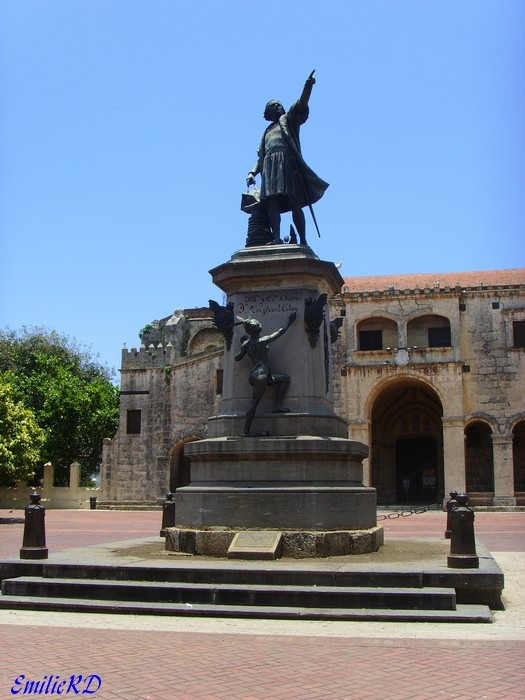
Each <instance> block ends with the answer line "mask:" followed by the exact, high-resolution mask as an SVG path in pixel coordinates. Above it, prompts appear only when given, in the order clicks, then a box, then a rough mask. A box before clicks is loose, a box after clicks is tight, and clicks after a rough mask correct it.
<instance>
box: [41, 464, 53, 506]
mask: <svg viewBox="0 0 525 700" xmlns="http://www.w3.org/2000/svg"><path fill="white" fill-rule="evenodd" d="M54 485H55V467H54V466H53V465H52V464H51V462H47V463H46V464H44V478H43V479H42V492H41V493H42V497H43V498H45V499H48V498H50V497H51V494H52V492H53V486H54Z"/></svg>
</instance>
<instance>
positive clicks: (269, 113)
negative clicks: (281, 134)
mask: <svg viewBox="0 0 525 700" xmlns="http://www.w3.org/2000/svg"><path fill="white" fill-rule="evenodd" d="M285 111H286V110H285V109H284V107H283V106H282V104H281V103H280V102H279V100H270V101H269V102H268V104H267V105H266V107H265V108H264V115H263V116H264V118H265V119H266V120H267V121H269V122H275V121H277V120H278V119H279V117H281V116H282V115H283V114H284V113H285Z"/></svg>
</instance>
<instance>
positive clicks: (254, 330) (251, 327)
mask: <svg viewBox="0 0 525 700" xmlns="http://www.w3.org/2000/svg"><path fill="white" fill-rule="evenodd" d="M242 325H243V327H244V330H245V331H246V333H248V335H257V334H258V333H260V332H261V331H262V326H261V324H260V323H259V321H258V320H257V319H256V318H247V319H245V320H244V321H243V324H242Z"/></svg>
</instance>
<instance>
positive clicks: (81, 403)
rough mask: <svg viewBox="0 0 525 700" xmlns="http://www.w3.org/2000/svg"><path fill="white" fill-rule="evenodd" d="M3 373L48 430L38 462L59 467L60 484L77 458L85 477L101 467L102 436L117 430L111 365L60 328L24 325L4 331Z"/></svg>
mask: <svg viewBox="0 0 525 700" xmlns="http://www.w3.org/2000/svg"><path fill="white" fill-rule="evenodd" d="M0 376H1V377H2V378H3V380H4V381H7V382H8V383H9V385H10V386H11V390H12V394H13V396H14V398H15V399H16V400H17V401H19V402H21V403H22V404H23V405H24V406H25V407H26V408H29V409H31V410H32V411H33V413H34V415H35V418H36V421H37V423H38V425H39V426H40V427H41V428H42V430H43V431H44V442H43V445H42V447H41V450H40V462H41V464H42V465H43V464H44V463H45V462H48V461H49V462H51V463H52V464H53V465H54V466H55V483H56V484H64V483H67V479H68V474H69V465H70V464H71V462H73V461H78V462H79V463H80V464H81V465H82V475H83V477H85V476H87V475H88V474H89V473H92V472H94V471H96V470H97V468H98V466H99V464H100V460H101V455H102V440H103V439H104V438H105V437H111V436H112V435H113V434H114V432H115V431H116V429H117V426H118V417H119V408H118V395H119V393H118V388H117V387H116V386H115V385H114V384H113V383H112V381H111V372H110V370H109V369H108V368H107V367H104V366H102V365H100V364H99V363H98V362H96V360H94V359H93V357H92V355H91V354H90V352H89V351H88V350H86V349H84V348H82V347H80V346H79V345H78V344H77V343H76V341H72V340H70V339H69V338H67V337H65V336H61V335H59V334H58V333H56V331H48V330H46V329H42V328H30V329H27V328H23V329H22V330H21V331H20V332H16V331H0Z"/></svg>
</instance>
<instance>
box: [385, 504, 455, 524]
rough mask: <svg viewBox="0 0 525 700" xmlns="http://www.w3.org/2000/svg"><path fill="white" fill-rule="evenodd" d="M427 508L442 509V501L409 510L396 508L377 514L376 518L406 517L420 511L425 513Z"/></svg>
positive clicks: (418, 513) (392, 518) (393, 518)
mask: <svg viewBox="0 0 525 700" xmlns="http://www.w3.org/2000/svg"><path fill="white" fill-rule="evenodd" d="M429 510H441V511H442V510H443V503H442V502H441V501H439V502H438V503H432V504H431V505H429V506H421V508H413V509H411V510H408V509H406V510H396V511H394V512H393V513H388V514H387V515H378V516H377V520H378V521H379V520H395V519H396V518H408V517H409V516H410V515H420V514H421V513H426V512H427V511H429Z"/></svg>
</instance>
